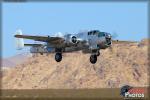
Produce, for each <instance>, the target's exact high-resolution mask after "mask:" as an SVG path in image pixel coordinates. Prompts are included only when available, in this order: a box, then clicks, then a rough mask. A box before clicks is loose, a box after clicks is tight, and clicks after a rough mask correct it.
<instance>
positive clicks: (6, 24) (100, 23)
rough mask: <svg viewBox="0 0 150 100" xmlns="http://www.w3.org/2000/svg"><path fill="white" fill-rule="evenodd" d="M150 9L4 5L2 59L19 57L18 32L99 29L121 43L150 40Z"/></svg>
mask: <svg viewBox="0 0 150 100" xmlns="http://www.w3.org/2000/svg"><path fill="white" fill-rule="evenodd" d="M147 7H148V4H147V3H146V2H145V3H144V2H45V3H41V2H40V3H3V4H2V18H3V19H2V20H3V22H2V29H3V30H2V50H3V51H2V56H3V57H10V56H13V55H16V53H18V51H17V50H16V48H15V39H14V37H13V35H14V32H15V31H16V30H17V29H21V30H22V31H23V34H31V35H51V34H54V33H57V32H62V33H65V32H70V33H77V32H79V31H80V30H90V29H98V30H100V31H105V32H110V33H113V32H116V33H117V34H118V37H117V39H120V40H136V41H140V40H141V39H143V38H146V37H147V36H148V13H147V12H148V11H147V9H148V8H147ZM25 42H30V43H31V41H26V40H25ZM20 52H22V51H20Z"/></svg>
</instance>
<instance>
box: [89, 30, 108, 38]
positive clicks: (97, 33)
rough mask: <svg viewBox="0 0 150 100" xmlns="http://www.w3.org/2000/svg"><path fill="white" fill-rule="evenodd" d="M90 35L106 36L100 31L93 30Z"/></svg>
mask: <svg viewBox="0 0 150 100" xmlns="http://www.w3.org/2000/svg"><path fill="white" fill-rule="evenodd" d="M88 35H97V36H98V37H103V36H105V32H100V31H99V30H92V31H89V32H88Z"/></svg>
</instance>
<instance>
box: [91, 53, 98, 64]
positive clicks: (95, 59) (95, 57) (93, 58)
mask: <svg viewBox="0 0 150 100" xmlns="http://www.w3.org/2000/svg"><path fill="white" fill-rule="evenodd" d="M90 62H91V63H92V64H95V63H96V62H97V55H91V56H90Z"/></svg>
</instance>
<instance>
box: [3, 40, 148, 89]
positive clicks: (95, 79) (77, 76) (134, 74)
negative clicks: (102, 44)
mask: <svg viewBox="0 0 150 100" xmlns="http://www.w3.org/2000/svg"><path fill="white" fill-rule="evenodd" d="M89 57H90V54H82V52H74V53H65V54H63V59H62V61H61V62H60V63H57V62H56V61H55V60H54V54H50V55H48V56H46V55H39V56H37V57H31V58H29V59H28V61H26V62H24V63H23V64H20V65H17V66H16V67H14V68H10V69H7V70H3V71H2V76H1V79H2V87H1V88H3V89H52V88H54V89H58V88H59V89H66V88H69V89H71V88H73V89H74V88H112V87H121V86H123V85H126V84H127V85H131V86H148V78H149V73H148V70H149V69H148V67H149V66H148V41H147V40H142V41H141V42H140V43H129V44H125V43H123V44H114V45H113V49H112V50H110V49H105V50H101V55H100V56H99V57H98V61H97V63H96V64H95V65H93V64H91V63H90V62H89Z"/></svg>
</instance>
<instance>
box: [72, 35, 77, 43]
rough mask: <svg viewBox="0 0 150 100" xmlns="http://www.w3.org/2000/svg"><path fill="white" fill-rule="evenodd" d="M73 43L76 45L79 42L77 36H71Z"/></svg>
mask: <svg viewBox="0 0 150 100" xmlns="http://www.w3.org/2000/svg"><path fill="white" fill-rule="evenodd" d="M71 42H72V43H74V44H76V43H77V42H78V40H77V37H76V36H71Z"/></svg>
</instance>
